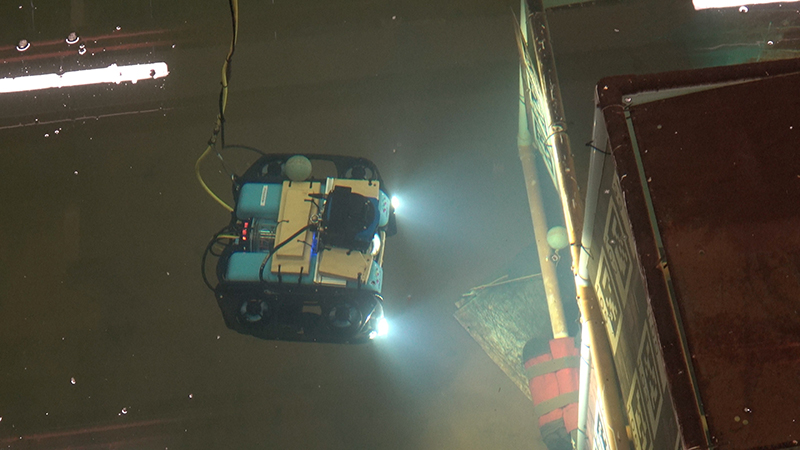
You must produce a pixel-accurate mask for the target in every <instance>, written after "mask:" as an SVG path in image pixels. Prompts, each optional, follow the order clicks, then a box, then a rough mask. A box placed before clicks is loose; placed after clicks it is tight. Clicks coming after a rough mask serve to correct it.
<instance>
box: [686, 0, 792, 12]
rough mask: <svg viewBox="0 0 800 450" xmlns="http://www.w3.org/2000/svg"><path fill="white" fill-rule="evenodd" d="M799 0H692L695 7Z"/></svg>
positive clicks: (704, 7) (730, 6)
mask: <svg viewBox="0 0 800 450" xmlns="http://www.w3.org/2000/svg"><path fill="white" fill-rule="evenodd" d="M796 1H798V0H745V1H742V0H692V3H693V4H694V9H696V10H697V9H709V8H735V7H737V6H746V5H765V4H767V3H791V2H796Z"/></svg>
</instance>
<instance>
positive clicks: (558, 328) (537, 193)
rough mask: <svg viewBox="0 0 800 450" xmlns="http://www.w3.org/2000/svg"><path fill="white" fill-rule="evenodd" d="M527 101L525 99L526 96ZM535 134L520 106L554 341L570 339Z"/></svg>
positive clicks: (522, 153) (520, 138)
mask: <svg viewBox="0 0 800 450" xmlns="http://www.w3.org/2000/svg"><path fill="white" fill-rule="evenodd" d="M522 77H523V72H522V68H520V79H519V89H520V95H521V96H524V95H525V88H524V83H523V79H522ZM523 98H524V97H523ZM532 142H533V141H532V139H531V133H530V131H529V130H528V115H527V110H526V107H525V103H523V102H520V105H519V132H518V135H517V147H518V148H519V160H520V163H521V164H522V173H523V175H524V176H525V188H526V189H527V191H528V206H529V208H530V210H531V222H533V234H534V237H535V238H536V249H537V251H538V253H539V266H540V267H541V272H542V281H543V282H544V292H545V296H546V297H547V309H548V311H549V312H550V326H551V327H552V329H553V338H554V339H559V338H564V337H568V336H569V333H568V331H567V324H566V321H565V320H564V305H563V304H562V303H561V291H560V290H559V288H558V278H557V277H556V269H555V264H553V262H552V261H550V245H549V244H548V243H547V219H546V218H545V215H544V206H543V205H542V192H541V190H540V189H539V178H538V176H537V175H536V155H535V154H534V152H533V146H532Z"/></svg>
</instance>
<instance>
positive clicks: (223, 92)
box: [194, 0, 239, 212]
mask: <svg viewBox="0 0 800 450" xmlns="http://www.w3.org/2000/svg"><path fill="white" fill-rule="evenodd" d="M228 4H229V6H230V10H231V25H232V28H233V35H232V37H231V46H230V50H228V55H227V56H226V57H225V63H224V64H223V65H222V75H221V77H220V84H221V85H222V87H221V88H220V93H219V113H218V114H217V121H216V123H215V124H214V131H213V133H212V134H211V138H210V139H209V140H208V146H207V147H206V149H205V151H204V152H203V153H202V154H201V155H200V157H199V158H197V162H196V163H195V165H194V171H195V175H196V176H197V180H198V181H199V182H200V185H201V186H202V187H203V190H205V191H206V193H208V195H210V196H211V198H213V199H214V200H215V201H216V202H217V203H219V204H220V205H221V206H222V207H223V208H225V209H226V210H227V211H229V212H232V211H233V208H232V207H231V206H230V205H228V204H227V203H225V201H224V200H222V199H221V198H219V196H217V195H216V194H215V193H214V192H213V191H212V190H211V188H209V187H208V185H207V184H206V182H205V181H204V180H203V176H202V175H201V174H200V164H201V163H202V162H203V160H204V159H205V158H206V157H207V156H208V155H209V154H210V153H211V152H212V151H213V150H214V148H215V147H216V145H217V137H218V136H219V137H220V140H221V141H222V142H221V144H222V148H225V108H226V106H227V104H228V82H229V81H230V78H231V61H232V59H233V54H234V52H235V51H236V42H237V41H238V39H239V1H238V0H228ZM217 155H218V156H219V157H220V158H221V157H222V156H221V155H220V154H219V152H217Z"/></svg>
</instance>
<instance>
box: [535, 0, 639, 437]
mask: <svg viewBox="0 0 800 450" xmlns="http://www.w3.org/2000/svg"><path fill="white" fill-rule="evenodd" d="M526 1H527V0H522V3H523V10H524V9H525V6H527V5H526ZM530 3H531V5H532V6H533V7H532V8H531V11H530V15H529V16H528V17H524V19H525V21H524V22H523V23H525V24H527V23H528V19H529V18H530V21H531V24H530V25H531V28H530V29H531V30H532V32H533V36H532V40H533V42H532V44H531V45H528V46H527V48H528V49H533V50H532V51H533V52H534V53H535V55H536V58H535V62H536V64H537V66H538V67H537V68H538V75H539V76H540V77H541V86H542V88H543V89H544V91H545V93H544V94H545V97H546V104H547V107H548V111H546V114H547V116H548V117H547V125H548V130H547V131H548V133H549V135H548V140H550V138H552V141H553V143H552V145H553V147H554V158H553V159H554V161H553V163H554V166H555V168H556V171H555V172H556V177H557V184H558V186H557V190H558V192H559V195H560V196H561V203H562V207H563V212H564V219H565V223H566V228H567V234H568V236H569V241H570V244H571V247H570V250H571V255H572V263H573V264H572V270H573V273H574V274H575V280H576V289H577V294H578V299H577V300H578V306H579V307H580V310H581V317H582V320H583V326H585V327H586V328H587V329H588V330H587V331H588V334H589V336H590V340H591V353H592V363H593V365H594V371H595V376H596V381H597V384H598V391H599V392H598V394H599V395H600V396H601V398H602V400H603V409H604V412H605V419H606V427H607V430H608V432H609V434H610V437H611V439H610V441H611V442H609V443H610V444H611V448H612V449H628V448H629V447H630V441H629V438H628V433H627V428H626V421H625V417H624V415H623V409H622V396H621V392H620V389H619V383H618V380H617V375H616V369H615V366H614V361H613V358H612V353H611V346H610V344H609V342H608V336H607V335H606V330H605V327H604V326H603V317H602V313H601V311H600V306H599V303H598V301H597V296H596V295H595V292H594V289H593V287H592V286H591V285H590V284H589V283H588V280H584V279H582V278H581V277H580V274H579V273H578V268H579V261H580V253H581V251H580V249H581V234H582V229H583V220H584V211H583V207H584V205H583V198H582V196H581V194H580V190H579V189H578V182H577V179H576V178H575V167H574V163H573V160H572V153H571V150H570V146H569V137H568V136H567V133H566V120H565V119H564V109H563V104H562V102H561V90H560V88H559V85H558V77H557V76H556V67H555V61H554V60H553V53H552V47H551V45H550V32H549V29H548V26H547V17H546V15H545V11H544V7H543V5H542V1H541V0H530ZM526 31H527V30H526ZM529 98H530V95H528V96H527V97H526V98H525V99H526V103H528V101H529ZM544 144H545V145H546V144H547V143H544Z"/></svg>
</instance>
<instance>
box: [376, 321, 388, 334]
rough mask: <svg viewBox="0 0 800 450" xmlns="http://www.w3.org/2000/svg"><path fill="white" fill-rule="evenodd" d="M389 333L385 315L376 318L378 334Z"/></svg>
mask: <svg viewBox="0 0 800 450" xmlns="http://www.w3.org/2000/svg"><path fill="white" fill-rule="evenodd" d="M387 334H389V322H387V321H386V317H381V318H380V320H378V336H386V335H387Z"/></svg>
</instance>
